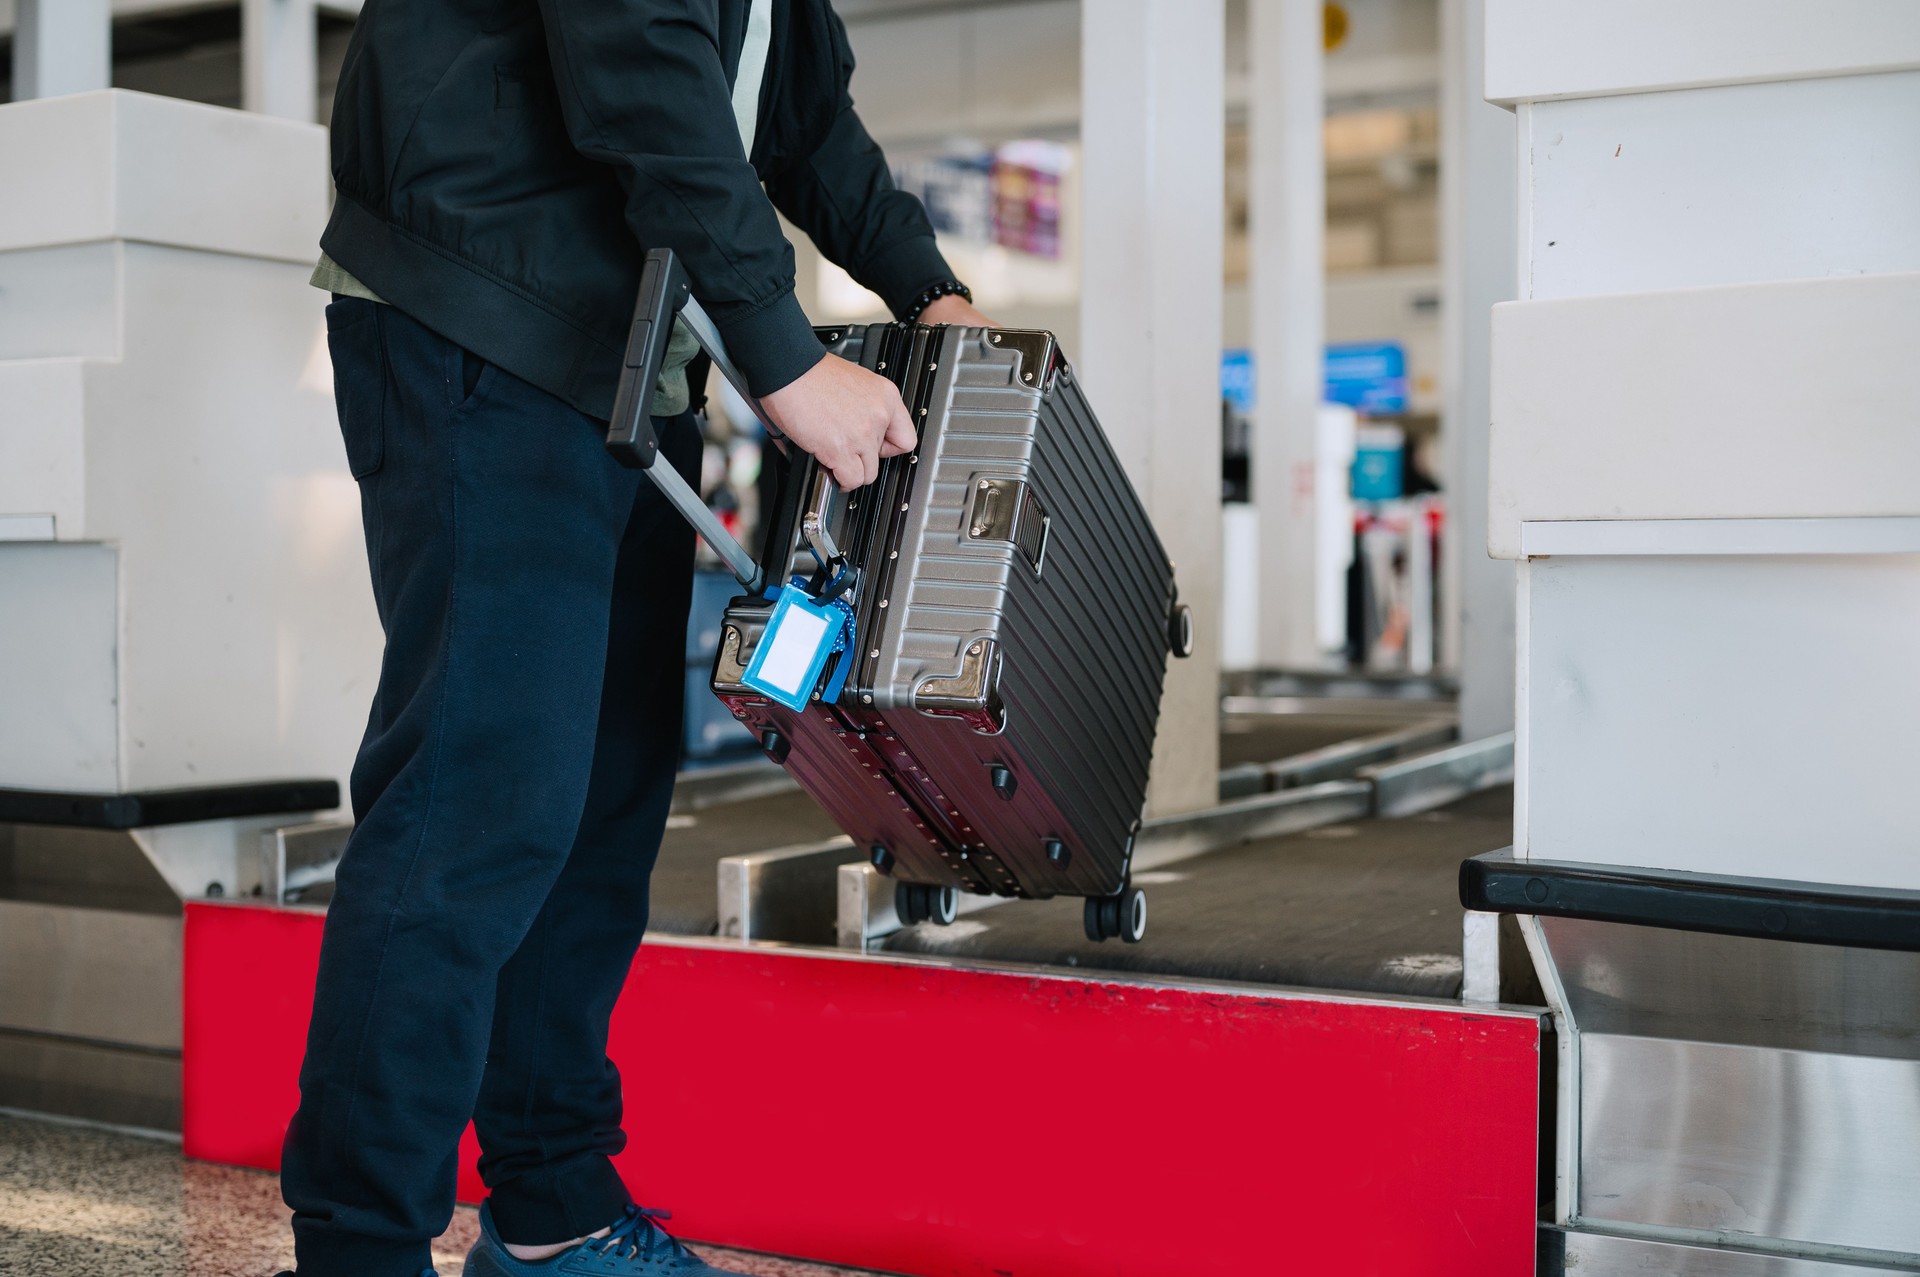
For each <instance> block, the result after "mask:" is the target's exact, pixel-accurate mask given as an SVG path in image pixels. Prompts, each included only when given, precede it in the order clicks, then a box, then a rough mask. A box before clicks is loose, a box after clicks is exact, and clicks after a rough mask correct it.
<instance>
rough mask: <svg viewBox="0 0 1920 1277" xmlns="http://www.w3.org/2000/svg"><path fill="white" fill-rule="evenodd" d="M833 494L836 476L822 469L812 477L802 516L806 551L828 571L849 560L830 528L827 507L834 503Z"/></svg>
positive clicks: (801, 528)
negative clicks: (828, 526) (810, 552)
mask: <svg viewBox="0 0 1920 1277" xmlns="http://www.w3.org/2000/svg"><path fill="white" fill-rule="evenodd" d="M833 492H834V486H833V475H832V473H831V472H830V471H828V470H827V469H826V468H825V467H824V466H823V467H821V468H820V469H819V470H818V471H817V472H815V474H814V476H813V484H812V487H811V490H810V491H809V493H808V495H807V506H806V509H805V510H804V511H802V513H801V515H800V535H801V536H803V537H805V538H806V541H807V548H808V549H810V550H812V551H813V557H814V558H816V559H818V560H820V566H821V567H823V568H827V569H829V570H832V569H835V568H839V567H844V566H845V565H846V559H847V556H846V553H845V552H844V551H843V550H841V548H840V547H839V546H838V545H837V544H835V542H834V539H833V533H832V532H831V531H829V530H828V528H827V504H828V503H829V502H830V501H832V500H833Z"/></svg>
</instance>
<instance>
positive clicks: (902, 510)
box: [900, 501, 907, 514]
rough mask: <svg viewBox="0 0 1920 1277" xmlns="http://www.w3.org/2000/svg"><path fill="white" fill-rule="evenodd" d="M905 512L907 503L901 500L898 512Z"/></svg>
mask: <svg viewBox="0 0 1920 1277" xmlns="http://www.w3.org/2000/svg"><path fill="white" fill-rule="evenodd" d="M906 512H907V503H906V502H904V501H902V502H901V503H900V513H902V514H905V513H906Z"/></svg>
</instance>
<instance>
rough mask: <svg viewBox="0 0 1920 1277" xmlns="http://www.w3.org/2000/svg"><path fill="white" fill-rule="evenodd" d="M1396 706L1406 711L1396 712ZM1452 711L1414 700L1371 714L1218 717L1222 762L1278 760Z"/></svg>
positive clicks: (1446, 715)
mask: <svg viewBox="0 0 1920 1277" xmlns="http://www.w3.org/2000/svg"><path fill="white" fill-rule="evenodd" d="M1394 710H1404V712H1400V713H1396V712H1392V711H1394ZM1451 710H1452V706H1444V707H1441V709H1438V710H1437V709H1436V708H1435V707H1434V706H1432V705H1429V704H1423V703H1421V702H1418V701H1415V702H1411V703H1407V704H1405V705H1401V704H1396V703H1392V702H1386V703H1383V705H1382V711H1385V712H1381V711H1376V712H1370V713H1367V714H1353V713H1338V712H1327V713H1318V712H1306V713H1294V714H1227V715H1224V716H1223V717H1222V719H1221V721H1220V766H1221V767H1222V768H1228V767H1238V766H1244V765H1245V764H1248V763H1258V764H1269V763H1275V762H1280V761H1283V760H1286V759H1290V758H1293V757H1295V756H1297V755H1300V754H1307V753H1311V752H1313V751H1314V750H1318V749H1325V748H1327V747H1328V746H1329V745H1341V744H1345V743H1346V742H1348V741H1355V740H1360V739H1364V738H1366V737H1370V736H1377V735H1380V734H1383V733H1386V732H1392V731H1396V730H1399V729H1401V728H1406V727H1412V726H1414V725H1416V724H1419V723H1427V722H1437V721H1441V720H1442V719H1447V718H1450V716H1451Z"/></svg>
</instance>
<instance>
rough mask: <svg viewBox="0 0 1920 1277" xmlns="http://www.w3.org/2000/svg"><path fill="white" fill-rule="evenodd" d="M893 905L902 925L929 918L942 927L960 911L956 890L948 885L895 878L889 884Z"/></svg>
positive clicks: (928, 920)
mask: <svg viewBox="0 0 1920 1277" xmlns="http://www.w3.org/2000/svg"><path fill="white" fill-rule="evenodd" d="M893 909H894V912H895V913H897V914H899V915H900V924H901V925H902V926H906V927H911V926H913V925H915V924H916V923H921V922H931V923H933V924H934V925H935V926H937V927H944V926H947V925H948V924H949V923H951V922H952V921H953V920H954V918H955V917H957V916H958V914H959V912H960V893H959V892H957V891H955V890H954V889H953V888H952V887H929V886H927V885H926V884H925V883H919V882H896V883H894V884H893Z"/></svg>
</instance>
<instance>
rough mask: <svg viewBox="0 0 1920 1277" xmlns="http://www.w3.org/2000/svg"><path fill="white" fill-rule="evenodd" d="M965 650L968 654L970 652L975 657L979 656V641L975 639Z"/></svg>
mask: <svg viewBox="0 0 1920 1277" xmlns="http://www.w3.org/2000/svg"><path fill="white" fill-rule="evenodd" d="M967 650H968V651H969V652H972V653H973V654H974V655H975V656H978V655H979V654H980V640H979V639H975V640H974V641H973V643H972V645H971V646H969V647H968V648H967Z"/></svg>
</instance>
